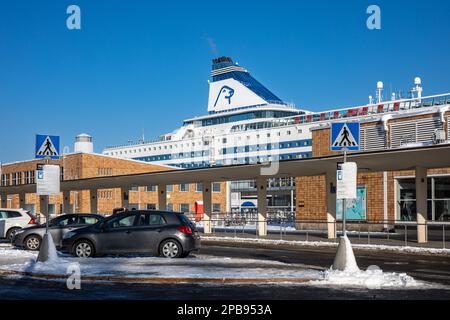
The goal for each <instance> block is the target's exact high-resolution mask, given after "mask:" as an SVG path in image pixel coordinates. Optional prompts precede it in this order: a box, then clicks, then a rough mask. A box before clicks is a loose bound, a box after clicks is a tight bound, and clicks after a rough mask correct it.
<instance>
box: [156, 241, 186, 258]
mask: <svg viewBox="0 0 450 320" xmlns="http://www.w3.org/2000/svg"><path fill="white" fill-rule="evenodd" d="M159 253H160V255H161V256H163V257H165V258H179V257H180V256H181V255H182V253H183V248H182V247H181V244H180V243H179V242H178V241H176V240H173V239H168V240H165V241H163V242H162V243H161V245H160V248H159Z"/></svg>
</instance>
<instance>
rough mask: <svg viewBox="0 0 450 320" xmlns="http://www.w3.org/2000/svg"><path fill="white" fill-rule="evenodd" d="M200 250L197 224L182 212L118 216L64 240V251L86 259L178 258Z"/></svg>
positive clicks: (149, 212)
mask: <svg viewBox="0 0 450 320" xmlns="http://www.w3.org/2000/svg"><path fill="white" fill-rule="evenodd" d="M199 248H200V237H199V235H198V232H197V231H196V229H195V225H194V224H193V223H192V222H191V221H190V220H189V219H188V218H187V217H186V216H185V215H184V214H182V213H177V212H166V211H127V212H121V213H117V214H115V215H113V216H110V217H108V218H106V219H105V220H104V221H102V222H99V223H97V224H95V225H93V226H89V227H85V228H81V229H77V230H74V231H72V232H68V233H67V234H66V235H65V236H64V238H63V240H62V251H64V252H69V253H71V254H72V255H74V256H76V257H83V258H87V257H94V256H96V255H104V254H130V253H151V254H155V255H161V256H163V257H167V258H178V257H186V256H187V255H188V254H189V253H190V252H191V251H194V250H198V249H199Z"/></svg>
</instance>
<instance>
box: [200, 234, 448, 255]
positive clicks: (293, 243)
mask: <svg viewBox="0 0 450 320" xmlns="http://www.w3.org/2000/svg"><path fill="white" fill-rule="evenodd" d="M201 239H202V240H207V241H217V242H235V243H260V244H271V245H290V246H309V247H311V246H313V247H337V246H338V243H336V242H328V241H298V240H272V239H258V238H239V237H216V236H202V237H201ZM352 247H353V248H357V249H366V250H382V251H395V252H405V253H431V254H440V255H442V254H444V255H450V249H436V248H424V247H410V246H390V245H378V244H352Z"/></svg>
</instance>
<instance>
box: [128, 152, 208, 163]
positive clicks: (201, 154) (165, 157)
mask: <svg viewBox="0 0 450 320" xmlns="http://www.w3.org/2000/svg"><path fill="white" fill-rule="evenodd" d="M206 156H209V150H202V151H191V152H179V153H173V154H160V155H156V156H147V157H137V158H133V159H134V160H139V161H146V162H150V161H163V160H172V159H184V158H196V157H206Z"/></svg>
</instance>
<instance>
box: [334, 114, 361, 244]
mask: <svg viewBox="0 0 450 320" xmlns="http://www.w3.org/2000/svg"><path fill="white" fill-rule="evenodd" d="M330 149H331V150H332V151H342V152H343V157H344V163H343V164H342V165H341V167H340V168H338V170H337V173H336V174H337V179H336V199H338V200H342V205H343V208H342V232H343V234H344V236H346V235H347V229H346V222H347V219H346V209H347V199H355V198H356V179H357V167H356V163H352V162H351V163H347V152H348V151H358V150H359V123H357V122H349V123H332V124H331V143H330Z"/></svg>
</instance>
